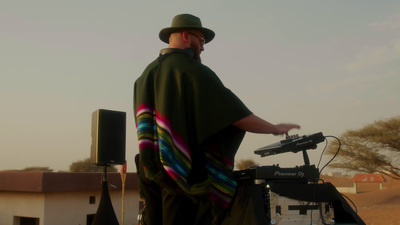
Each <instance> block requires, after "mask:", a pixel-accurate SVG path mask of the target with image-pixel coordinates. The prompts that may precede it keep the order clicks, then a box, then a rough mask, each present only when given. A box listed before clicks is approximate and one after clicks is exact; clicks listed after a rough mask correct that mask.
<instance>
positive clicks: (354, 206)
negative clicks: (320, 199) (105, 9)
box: [340, 193, 358, 214]
mask: <svg viewBox="0 0 400 225" xmlns="http://www.w3.org/2000/svg"><path fill="white" fill-rule="evenodd" d="M340 194H341V195H342V196H343V197H345V198H347V200H349V201H350V202H351V204H352V205H353V206H354V208H355V211H356V214H357V211H358V210H357V206H356V204H354V202H353V201H352V200H351V199H350V198H349V197H347V196H346V195H345V194H343V193H340Z"/></svg>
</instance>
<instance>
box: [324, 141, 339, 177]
mask: <svg viewBox="0 0 400 225" xmlns="http://www.w3.org/2000/svg"><path fill="white" fill-rule="evenodd" d="M327 137H330V138H335V139H336V140H337V141H338V143H339V146H338V149H337V151H336V153H335V155H334V156H333V157H332V159H330V160H329V161H328V163H326V164H325V166H323V167H322V169H321V170H320V171H319V174H320V175H321V173H322V170H324V169H325V167H326V166H328V165H329V164H330V163H331V162H332V161H333V160H334V159H335V158H336V156H337V155H338V154H339V150H340V146H341V145H342V143H341V142H340V140H339V138H337V137H335V136H325V138H327ZM321 157H322V155H321Z"/></svg>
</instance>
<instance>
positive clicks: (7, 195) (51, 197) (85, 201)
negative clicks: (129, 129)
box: [0, 171, 139, 225]
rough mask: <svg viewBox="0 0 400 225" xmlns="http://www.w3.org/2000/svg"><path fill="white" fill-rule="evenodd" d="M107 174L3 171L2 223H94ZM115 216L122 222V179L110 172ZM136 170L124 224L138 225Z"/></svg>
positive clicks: (129, 183) (127, 196) (129, 185)
mask: <svg viewBox="0 0 400 225" xmlns="http://www.w3.org/2000/svg"><path fill="white" fill-rule="evenodd" d="M102 179H103V173H67V172H60V173H53V172H22V171H3V172H0V224H1V225H72V224H73V225H91V223H92V221H93V218H94V216H95V214H96V211H97V208H98V205H99V202H100V196H101V189H102ZM107 181H108V190H109V194H110V198H111V201H112V205H113V208H114V211H115V215H116V217H117V219H118V221H119V224H121V221H122V208H123V207H122V202H123V201H122V181H121V175H120V174H119V173H108V174H107ZM138 189H139V188H138V183H137V176H136V173H128V174H127V176H126V182H125V191H124V193H125V194H124V225H134V224H137V215H138V212H139V190H138Z"/></svg>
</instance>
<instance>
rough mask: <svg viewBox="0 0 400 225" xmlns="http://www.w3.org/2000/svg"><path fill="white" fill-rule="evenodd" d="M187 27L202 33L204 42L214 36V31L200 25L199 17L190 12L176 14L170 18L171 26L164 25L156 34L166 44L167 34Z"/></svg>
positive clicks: (167, 41)
mask: <svg viewBox="0 0 400 225" xmlns="http://www.w3.org/2000/svg"><path fill="white" fill-rule="evenodd" d="M188 29H193V30H199V31H200V32H202V33H203V35H204V39H206V43H208V42H210V41H211V40H212V39H214V37H215V33H214V31H212V30H210V29H208V28H205V27H203V26H202V25H201V21H200V18H198V17H196V16H193V15H190V14H180V15H176V16H175V17H174V18H173V19H172V23H171V27H166V28H164V29H162V30H161V31H160V33H159V35H158V36H159V37H160V39H161V41H163V42H165V43H167V44H168V43H169V36H170V35H171V34H172V33H174V32H177V31H181V30H188Z"/></svg>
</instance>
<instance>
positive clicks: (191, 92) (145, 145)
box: [134, 49, 251, 208]
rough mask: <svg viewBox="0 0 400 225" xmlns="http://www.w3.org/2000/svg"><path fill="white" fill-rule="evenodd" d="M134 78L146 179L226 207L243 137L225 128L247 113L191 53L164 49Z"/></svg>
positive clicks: (140, 143) (141, 158)
mask: <svg viewBox="0 0 400 225" xmlns="http://www.w3.org/2000/svg"><path fill="white" fill-rule="evenodd" d="M161 53H162V54H160V57H158V58H157V59H156V60H155V61H153V62H152V63H151V64H150V65H149V66H148V67H147V68H146V69H145V71H144V72H143V74H142V75H141V76H140V77H139V78H138V79H137V81H136V83H135V88H134V110H135V114H136V126H137V132H138V140H139V153H140V161H141V165H143V167H144V170H145V174H146V177H147V178H149V179H151V180H154V181H155V182H158V183H159V184H160V185H163V187H164V188H167V189H169V190H170V191H171V192H180V193H184V194H186V195H188V196H196V195H197V196H202V195H206V194H207V195H210V197H211V199H212V200H213V203H214V205H215V206H217V207H222V208H226V207H227V206H228V205H229V203H230V201H231V199H232V197H233V195H234V192H235V189H236V181H235V180H234V177H233V174H232V170H233V162H234V156H235V154H236V151H237V149H238V147H239V145H240V143H241V141H242V139H243V137H244V134H245V132H244V131H242V130H240V129H238V128H236V127H234V126H232V125H231V124H232V123H234V122H236V121H238V120H240V119H242V118H244V117H246V116H248V115H250V114H251V112H250V110H249V109H248V108H247V107H246V106H245V105H244V104H243V103H242V101H241V100H240V99H239V98H237V97H236V96H235V95H234V94H233V93H232V92H231V91H230V90H229V89H227V88H226V87H225V86H224V85H223V84H222V82H221V81H220V79H219V78H218V77H217V76H216V74H215V73H214V72H213V71H212V70H211V69H210V68H208V67H207V66H205V65H203V64H201V63H200V62H198V61H196V60H195V59H193V52H192V50H180V49H164V50H163V51H162V52H161Z"/></svg>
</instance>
